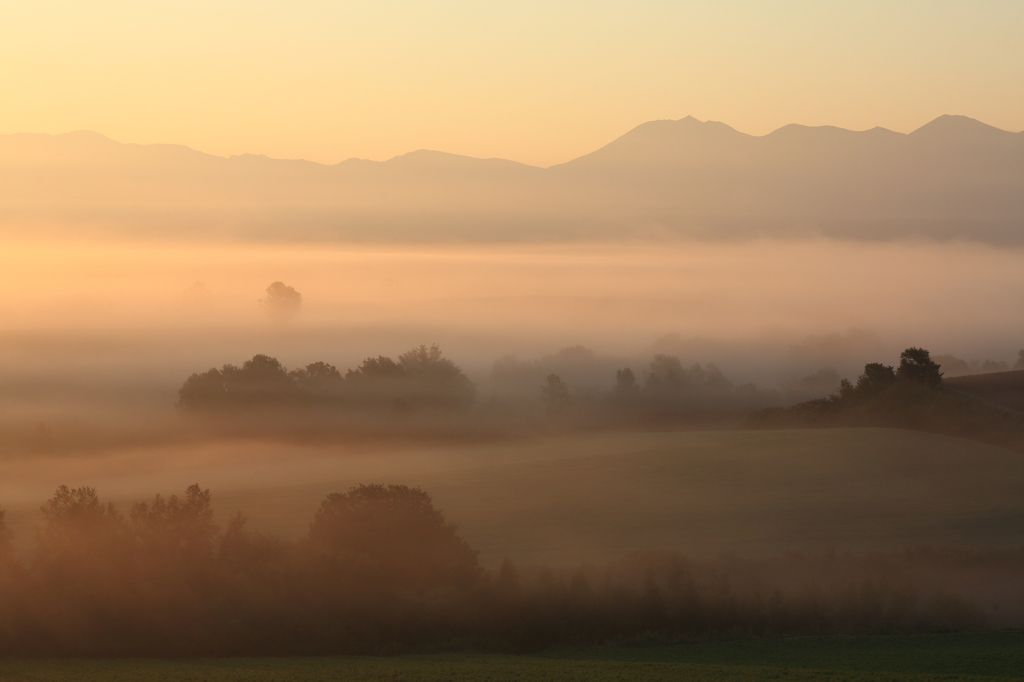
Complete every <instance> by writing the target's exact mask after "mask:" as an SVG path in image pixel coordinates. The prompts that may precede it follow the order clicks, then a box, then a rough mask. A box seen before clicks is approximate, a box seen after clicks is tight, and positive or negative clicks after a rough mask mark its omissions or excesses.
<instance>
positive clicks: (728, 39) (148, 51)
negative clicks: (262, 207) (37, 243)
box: [0, 0, 1024, 165]
mask: <svg viewBox="0 0 1024 682" xmlns="http://www.w3.org/2000/svg"><path fill="white" fill-rule="evenodd" d="M940 114H964V115H967V116H971V117H974V118H978V119H980V120H983V121H985V122H987V123H990V124H992V125H995V126H997V127H1000V128H1003V129H1007V130H1013V131H1019V130H1022V129H1024V1H1021V0H975V1H973V2H959V1H958V2H949V1H943V0H929V1H927V2H925V1H908V2H900V1H898V0H889V1H887V2H882V1H874V0H872V1H864V2H856V3H853V2H847V3H838V2H821V1H815V2H810V1H807V2H794V1H790V2H783V1H780V2H766V1H752V0H751V1H745V2H740V1H736V0H733V1H728V0H716V1H714V2H713V1H711V0H705V1H702V2H685V1H676V2H665V1H659V0H633V1H632V2H628V3H627V2H605V1H603V0H588V1H586V2H583V1H579V2H566V1H559V0H544V1H539V0H517V1H516V2H484V1H482V0H477V1H473V2H470V1H451V2H407V1H396V0H365V1H358V2H356V1H342V0H287V1H285V0H244V1H242V0H202V1H199V0H174V1H173V2H166V1H164V0H145V1H142V0H88V1H86V0H3V1H2V2H0V133H14V132H45V133H60V132H67V131H71V130H79V129H88V130H95V131H97V132H101V133H103V134H105V135H108V136H110V137H113V138H114V139H116V140H119V141H122V142H139V143H154V142H172V143H179V144H185V145H188V146H190V147H193V148H195V149H200V150H203V151H206V152H210V153H214V154H220V155H225V156H226V155H230V154H240V153H245V152H251V153H259V154H267V155H270V156H275V157H284V158H307V159H312V160H315V161H320V162H325V163H335V162H337V161H341V160H343V159H346V158H349V157H353V156H357V157H362V158H370V159H379V160H381V159H386V158H389V157H391V156H394V155H396V154H402V153H405V152H408V151H411V150H414V149H420V148H429V149H440V150H444V151H449V152H454V153H461V154H468V155H471V156H480V157H491V156H498V157H504V158H510V159H514V160H517V161H523V162H526V163H532V164H537V165H550V164H554V163H559V162H562V161H567V160H569V159H571V158H573V157H575V156H578V155H580V154H584V153H587V152H590V151H593V150H594V149H595V148H597V147H599V146H601V145H603V144H605V143H607V142H608V141H610V140H611V139H613V138H615V137H617V136H618V135H620V134H622V133H624V132H625V131H627V130H628V129H630V128H632V127H633V126H635V125H637V124H639V123H642V122H644V121H647V120H651V119H659V118H673V119H675V118H682V117H683V116H686V115H693V116H696V117H697V118H699V119H702V120H705V119H712V120H720V121H724V122H726V123H728V124H730V125H732V126H733V127H735V128H737V129H739V130H742V131H744V132H749V133H754V134H764V133H767V132H770V131H771V130H773V129H775V128H777V127H779V126H782V125H785V124H787V123H804V124H808V125H823V124H830V125H838V126H842V127H846V128H853V129H864V128H870V127H873V126H875V125H881V126H884V127H887V128H891V129H893V130H899V131H904V132H909V131H910V130H913V129H914V128H916V127H918V126H920V125H922V124H924V123H926V122H927V121H929V120H931V119H932V118H935V117H936V116H938V115H940Z"/></svg>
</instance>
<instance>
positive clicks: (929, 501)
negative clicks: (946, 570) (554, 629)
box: [0, 429, 1024, 565]
mask: <svg viewBox="0 0 1024 682" xmlns="http://www.w3.org/2000/svg"><path fill="white" fill-rule="evenodd" d="M197 481H198V482H199V483H200V484H201V485H202V486H203V487H209V488H210V489H211V490H212V491H213V497H214V504H215V506H216V507H217V510H218V515H219V520H220V522H221V523H222V524H223V523H224V522H225V521H226V518H227V515H228V514H231V513H233V512H235V511H236V510H241V511H242V512H243V513H244V514H245V515H246V516H248V517H249V520H250V527H252V528H255V529H260V530H265V531H269V532H273V533H275V534H277V535H280V536H282V537H291V538H294V537H298V536H299V535H301V534H302V533H304V532H305V530H306V528H307V526H308V523H309V522H310V520H311V519H312V516H313V512H314V510H315V509H316V507H317V506H318V504H319V502H320V500H322V499H323V497H324V496H325V495H326V494H328V493H330V492H334V491H344V490H346V489H347V488H348V487H349V486H352V485H356V484H359V483H378V482H379V483H402V484H406V485H410V486H421V487H423V488H424V489H425V490H427V491H428V492H429V493H430V494H431V495H433V497H434V501H435V504H436V505H437V506H438V507H440V508H441V509H443V510H444V512H445V514H446V515H447V517H448V518H449V519H450V520H452V521H453V522H455V523H457V524H458V525H459V527H460V532H461V533H462V534H463V535H464V536H465V538H466V539H467V540H468V541H469V543H470V544H471V545H472V546H474V547H476V548H478V549H480V550H481V552H482V553H481V558H482V560H483V561H484V562H485V563H487V564H490V565H494V564H496V563H497V562H500V561H501V559H502V558H503V557H505V556H509V557H512V558H514V559H516V560H517V561H525V562H547V563H554V564H562V565H571V564H574V563H578V562H581V561H582V562H586V561H601V560H604V559H608V558H612V557H616V556H621V555H622V554H624V553H628V552H631V551H635V550H641V549H655V548H667V549H675V550H679V551H682V552H685V553H687V554H690V555H695V556H701V555H703V556H715V555H718V554H721V553H736V554H739V555H755V554H777V553H779V552H785V551H821V550H825V549H836V550H843V549H847V548H848V549H853V550H858V551H860V550H866V549H873V548H880V549H902V548H904V547H908V546H913V545H919V544H932V545H972V546H979V545H1004V546H1019V545H1020V544H1021V542H1024V457H1022V456H1021V455H1020V454H1019V453H1015V452H1011V451H1008V450H1003V449H1000V448H996V447H992V446H987V445H983V444H979V443H976V442H972V441H967V440H963V439H958V438H950V437H945V436H939V435H935V434H926V433H915V432H909V431H898V430H890V429H828V430H797V431H719V432H669V433H664V432H660V433H602V434H584V435H572V436H562V437H547V438H538V439H532V440H520V441H508V442H501V443H489V444H474V445H461V446H447V447H427V446H417V447H413V446H407V447H397V446H392V447H389V448H387V449H381V448H370V447H367V446H364V447H361V448H360V447H356V446H341V445H325V444H321V445H309V446H298V445H294V444H281V443H272V442H227V443H212V444H199V445H195V446H190V447H174V448H172V447H167V448H162V449H152V450H142V451H122V452H118V453H112V454H109V455H103V456H80V457H51V458H40V457H37V458H25V459H15V460H6V461H3V462H0V506H3V507H5V508H6V509H7V510H8V512H9V513H8V521H9V522H10V523H12V525H13V526H14V528H15V530H16V532H17V533H18V536H19V537H20V538H21V541H22V542H23V543H25V542H26V541H27V540H30V539H31V537H32V535H33V534H32V526H33V524H35V523H37V522H38V519H39V515H38V508H39V505H40V504H41V503H42V501H44V500H45V499H46V498H47V497H49V496H50V495H51V494H52V492H53V490H54V488H55V487H56V486H57V485H59V484H67V485H71V486H76V485H90V486H94V487H95V488H96V489H97V491H98V493H99V494H100V496H101V498H102V499H104V500H107V499H112V500H114V501H115V502H117V503H118V504H119V506H121V508H122V509H124V508H125V507H126V506H127V504H128V503H129V502H131V501H133V500H139V499H144V498H147V497H149V496H151V495H152V494H154V493H157V492H160V493H163V494H170V493H178V494H180V493H181V492H182V491H183V490H184V489H185V487H186V486H187V485H189V484H191V483H194V482H197Z"/></svg>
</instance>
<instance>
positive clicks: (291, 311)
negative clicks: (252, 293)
mask: <svg viewBox="0 0 1024 682" xmlns="http://www.w3.org/2000/svg"><path fill="white" fill-rule="evenodd" d="M260 304H261V305H262V306H263V310H264V311H265V312H266V313H267V314H268V315H270V317H271V318H272V319H274V320H276V321H279V322H287V321H288V320H290V319H291V318H293V317H294V316H295V314H296V313H297V312H299V310H300V309H301V308H302V294H300V293H299V292H297V291H296V290H295V289H293V288H292V287H290V286H288V285H287V284H285V283H284V282H274V283H273V284H271V285H270V286H269V287H267V297H266V298H264V299H260Z"/></svg>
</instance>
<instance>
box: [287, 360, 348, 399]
mask: <svg viewBox="0 0 1024 682" xmlns="http://www.w3.org/2000/svg"><path fill="white" fill-rule="evenodd" d="M288 376H290V377H291V378H292V380H293V381H294V382H295V385H296V388H297V389H298V391H299V392H300V393H302V394H303V395H304V396H305V397H307V398H313V399H322V398H329V397H337V396H338V395H340V393H341V392H342V390H343V386H344V381H345V379H344V377H342V376H341V372H339V371H338V368H337V367H335V366H334V365H329V364H327V363H326V362H314V363H311V364H309V365H306V366H305V367H303V368H302V369H295V370H292V371H291V372H289V373H288Z"/></svg>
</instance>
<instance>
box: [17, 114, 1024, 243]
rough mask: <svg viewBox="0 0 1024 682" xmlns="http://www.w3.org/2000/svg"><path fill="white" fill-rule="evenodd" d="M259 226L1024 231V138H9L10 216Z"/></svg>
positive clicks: (520, 235)
mask: <svg viewBox="0 0 1024 682" xmlns="http://www.w3.org/2000/svg"><path fill="white" fill-rule="evenodd" d="M54 224H57V225H63V226H69V225H70V226H74V225H86V226H94V229H96V228H98V229H103V230H115V231H117V232H120V233H130V234H136V235H137V234H143V235H157V236H166V235H168V234H173V235H210V234H212V235H217V236H236V237H243V238H246V237H247V238H260V239H267V238H269V239H295V238H298V239H417V240H435V239H440V240H445V239H474V240H516V239H567V238H568V239H572V238H590V237H602V238H619V237H628V236H631V235H659V236H670V235H679V236H691V237H692V236H697V237H746V236H783V235H785V236H792V235H809V234H814V235H826V236H842V237H851V238H871V239H888V238H899V237H906V236H922V237H928V238H938V239H947V238H964V239H976V240H982V241H989V242H997V243H1003V242H1016V243H1019V242H1021V241H1024V229H1022V226H1024V134H1022V133H1010V132H1006V131H1003V130H999V129H997V128H993V127H991V126H988V125H985V124H984V123H981V122H979V121H975V120H973V119H970V118H967V117H963V116H941V117H939V118H937V119H935V120H934V121H932V122H930V123H928V124H927V125H925V126H923V127H921V128H919V129H918V130H915V131H914V132H912V133H910V134H902V133H896V132H892V131H889V130H885V129H883V128H873V129H871V130H866V131H850V130H844V129H841V128H835V127H831V126H822V127H808V126H801V125H788V126H784V127H782V128H780V129H778V130H776V131H774V132H772V133H770V134H768V135H764V136H760V137H757V136H753V135H747V134H744V133H740V132H738V131H736V130H734V129H732V128H730V127H729V126H727V125H725V124H723V123H718V122H714V121H708V122H701V121H698V120H697V119H694V118H693V117H686V118H683V119H680V120H678V121H650V122H648V123H644V124H642V125H640V126H637V127H636V128H634V129H633V130H631V131H629V132H628V133H626V134H625V135H623V136H622V137H619V138H618V139H616V140H613V141H612V142H610V143H609V144H607V145H605V146H604V147H602V148H600V149H598V150H596V151H594V152H592V153H590V154H587V155H585V156H582V157H580V158H577V159H574V160H572V161H569V162H568V163H564V164H560V165H557V166H553V167H551V168H548V169H542V168H537V167H533V166H528V165H525V164H520V163H515V162H512V161H506V160H502V159H476V158H471V157H466V156H459V155H455V154H446V153H443V152H437V151H429V150H419V151H415V152H411V153H409V154H404V155H402V156H397V157H395V158H393V159H390V160H388V161H383V162H376V161H366V160H361V159H349V160H347V161H344V162H342V163H339V164H336V165H333V166H327V165H322V164H317V163H312V162H308V161H301V160H281V159H270V158H268V157H265V156H256V155H250V154H246V155H242V156H233V157H230V158H223V157H218V156H213V155H210V154H204V153H201V152H197V151H194V150H191V149H188V148H186V147H183V146H180V145H136V144H120V143H117V142H114V141H112V140H110V139H109V138H106V137H103V136H102V135H98V134H96V133H91V132H86V131H79V132H74V133H68V134H64V135H34V134H19V135H7V136H0V226H2V227H3V229H5V230H6V231H8V232H10V231H16V230H18V229H33V230H34V229H39V228H40V227H43V226H47V225H54Z"/></svg>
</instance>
